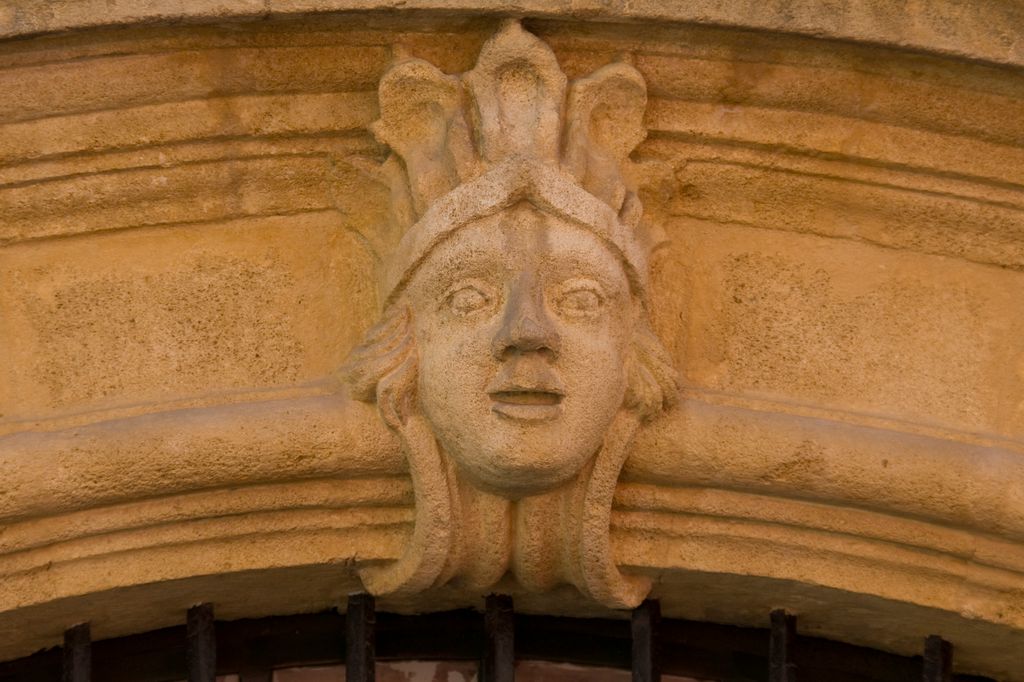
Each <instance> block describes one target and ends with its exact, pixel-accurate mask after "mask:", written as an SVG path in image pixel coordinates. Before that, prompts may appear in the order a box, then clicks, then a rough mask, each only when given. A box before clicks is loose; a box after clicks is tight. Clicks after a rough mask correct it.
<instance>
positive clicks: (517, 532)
mask: <svg viewBox="0 0 1024 682" xmlns="http://www.w3.org/2000/svg"><path fill="white" fill-rule="evenodd" d="M396 57H397V59H396V62H395V64H394V65H393V66H392V67H391V68H390V69H388V71H387V72H386V73H385V74H384V76H383V77H382V79H381V82H380V85H379V87H378V95H379V102H380V118H379V119H378V120H377V121H375V122H374V123H373V124H372V125H371V130H372V131H373V134H374V136H375V137H376V139H377V140H378V141H379V142H381V143H382V144H383V145H385V146H386V147H387V149H388V150H389V151H390V155H389V156H388V158H387V159H386V160H385V161H384V162H383V163H381V164H373V163H371V164H369V165H368V166H363V167H365V168H368V172H369V173H370V174H371V177H374V178H377V179H380V180H382V181H384V182H385V183H386V185H387V186H388V188H389V189H390V195H389V197H390V199H389V201H390V213H389V221H388V223H387V224H386V225H381V226H380V229H379V230H372V231H370V232H368V233H367V234H366V235H365V237H366V243H367V244H368V245H376V249H377V251H376V252H377V255H378V256H379V264H380V268H381V269H380V275H381V278H380V285H381V288H380V291H381V294H382V296H383V303H384V305H383V315H382V318H381V321H380V323H379V324H378V325H377V326H376V327H374V328H373V329H371V330H370V332H369V333H368V335H367V337H366V339H365V341H364V343H363V344H362V345H361V346H359V347H358V348H356V349H355V350H354V351H353V352H352V354H351V356H350V357H349V362H348V363H347V365H346V367H345V368H344V370H343V374H344V378H345V380H346V381H347V383H348V385H349V387H350V389H351V391H352V395H353V396H354V397H355V398H357V399H359V400H363V401H367V402H375V403H376V405H377V408H378V411H379V413H380V415H381V417H382V418H383V419H384V421H385V422H386V423H387V424H388V425H389V426H390V427H391V428H392V429H393V430H394V431H395V432H396V434H397V435H398V436H399V438H400V439H401V444H402V449H403V452H404V453H405V455H406V458H407V460H408V462H409V473H410V477H411V479H412V483H413V489H414V491H415V495H416V521H415V524H414V526H413V534H412V536H411V537H410V539H409V541H408V543H407V545H406V548H405V549H404V551H403V554H402V556H401V557H400V558H399V559H398V561H396V562H395V563H394V564H392V565H389V566H387V567H381V568H380V570H377V569H374V568H372V567H371V568H367V569H366V570H365V571H363V573H362V574H363V577H364V581H366V584H367V585H368V587H369V588H370V589H371V591H374V592H376V593H379V594H386V593H397V592H403V591H405V592H409V591H415V590H418V589H424V588H426V587H429V586H436V585H441V584H445V583H447V582H450V581H452V580H454V578H456V577H462V578H464V579H465V580H467V581H469V582H468V583H467V584H473V585H477V586H482V587H481V589H483V587H486V586H489V585H493V584H494V583H495V582H496V581H498V580H499V579H501V578H502V576H504V575H506V574H507V572H508V571H509V570H513V572H514V573H515V575H516V576H517V578H518V579H520V580H522V581H524V582H523V584H524V585H532V586H533V587H534V588H536V589H549V588H551V587H553V586H554V585H555V584H557V583H558V582H559V581H562V582H568V583H571V584H573V585H576V586H577V587H579V588H580V590H582V591H583V592H584V593H585V594H588V595H590V596H591V597H593V598H595V599H598V600H599V601H601V602H602V603H606V604H609V605H617V606H620V607H621V606H633V605H635V604H636V603H638V602H639V600H641V599H642V598H643V596H644V595H645V594H646V593H647V590H648V589H649V587H650V583H649V581H648V580H647V579H646V578H640V577H636V576H633V577H624V576H623V575H622V574H620V573H619V571H618V569H617V568H616V567H615V565H614V557H613V555H612V553H611V550H610V545H609V544H608V538H609V536H608V532H607V531H608V527H609V523H610V514H611V507H612V496H613V494H614V490H615V482H616V480H617V479H618V476H619V473H620V471H621V468H622V466H623V464H624V462H625V460H626V457H628V454H629V448H630V444H631V442H632V439H633V436H634V434H635V433H636V432H637V429H638V427H639V423H640V422H641V421H643V420H645V419H647V418H649V417H652V416H654V415H656V414H659V413H661V412H662V411H663V410H664V409H665V408H666V407H667V406H668V405H670V404H671V403H672V402H673V401H674V399H675V397H676V393H677V390H678V386H677V383H676V375H675V372H674V370H673V368H672V365H671V362H670V360H669V358H668V355H667V353H666V352H665V350H664V348H663V347H662V346H661V344H660V342H659V341H658V340H657V338H656V337H655V336H654V334H652V333H651V330H650V326H649V322H648V308H647V291H648V257H649V255H650V254H651V253H652V250H653V248H654V246H655V245H656V244H657V243H659V241H660V237H659V235H658V230H657V229H655V228H654V226H651V225H648V224H647V223H646V222H645V221H643V220H642V214H643V212H642V207H641V204H640V199H639V196H638V187H637V176H636V175H634V174H633V171H634V170H635V168H634V165H633V162H632V161H631V160H630V158H629V156H630V154H631V153H632V151H633V150H634V149H635V148H636V147H637V145H638V144H639V143H640V142H641V141H642V140H643V138H644V136H645V135H646V129H645V128H644V123H643V121H644V110H645V107H646V102H647V89H646V84H645V82H644V79H643V76H642V75H641V74H640V72H639V71H637V69H635V68H634V67H633V66H631V65H630V64H629V63H627V62H626V61H617V62H614V63H611V64H607V65H605V66H602V67H601V68H599V69H598V70H596V71H595V72H593V73H592V74H590V75H589V76H585V77H582V78H577V79H574V80H572V81H571V82H570V81H569V80H568V79H567V77H566V75H565V74H564V73H563V72H562V70H561V68H560V67H559V64H558V60H557V58H556V57H555V55H554V53H553V52H552V51H551V49H550V48H549V47H548V46H547V45H545V44H544V43H543V42H542V41H540V40H539V39H538V38H537V37H536V36H534V35H532V34H530V33H529V32H527V31H525V30H524V29H523V28H522V26H521V25H520V24H519V22H517V21H514V20H510V21H506V22H503V23H502V25H501V27H500V28H499V29H498V31H497V32H496V33H495V34H494V35H493V36H492V37H491V38H490V39H489V40H488V41H487V42H486V43H485V44H484V46H483V47H482V48H481V50H480V54H479V56H478V58H477V62H476V65H475V66H474V67H473V69H472V70H470V71H467V72H465V73H462V74H457V75H450V74H445V73H443V72H441V71H440V70H439V69H437V68H436V67H435V66H433V65H432V64H430V63H429V62H426V61H424V60H422V59H416V58H414V57H410V56H408V55H404V54H402V53H401V52H398V53H396ZM354 200H355V201H356V203H358V198H355V199H354ZM356 224H358V222H357V223H356ZM542 493H550V494H548V495H542ZM553 509H558V510H561V511H559V512H557V514H556V515H558V514H560V515H561V517H560V518H561V520H560V521H557V524H561V525H558V527H563V526H564V527H565V528H568V529H569V531H568V536H567V537H566V538H561V537H558V536H557V535H554V534H552V533H553V532H554V530H555V526H554V525H552V524H553V523H555V521H554V519H551V518H550V517H551V514H552V513H554V512H552V510H553ZM549 531H551V532H549ZM537 552H540V553H541V554H543V555H544V558H543V560H541V559H540V558H539V557H537V556H530V555H531V553H537ZM514 557H519V558H514Z"/></svg>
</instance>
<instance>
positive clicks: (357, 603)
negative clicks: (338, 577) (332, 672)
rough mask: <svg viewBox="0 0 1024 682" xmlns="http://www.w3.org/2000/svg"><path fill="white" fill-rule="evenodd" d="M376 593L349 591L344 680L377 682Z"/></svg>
mask: <svg viewBox="0 0 1024 682" xmlns="http://www.w3.org/2000/svg"><path fill="white" fill-rule="evenodd" d="M375 608H376V607H375V605H374V600H373V595H369V594H364V593H360V594H350V595H349V596H348V611H347V613H346V616H345V679H346V680H347V682H374V680H375V679H376V674H377V670H376V667H377V666H376V658H377V657H376V624H377V616H376V612H375Z"/></svg>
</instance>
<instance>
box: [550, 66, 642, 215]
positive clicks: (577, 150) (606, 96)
mask: <svg viewBox="0 0 1024 682" xmlns="http://www.w3.org/2000/svg"><path fill="white" fill-rule="evenodd" d="M646 108H647V86H646V84H645V83H644V78H643V76H641V75H640V72H638V71H637V70H636V69H634V68H633V67H632V66H630V65H629V64H625V63H621V62H620V63H616V64H609V65H607V66H604V67H601V68H600V69H598V70H597V71H595V72H594V73H593V74H591V75H590V76H588V77H586V78H581V79H579V80H576V81H573V83H572V87H571V89H570V90H569V104H568V113H567V122H568V125H567V128H566V140H565V154H564V156H563V164H564V166H565V168H566V169H567V170H569V171H570V172H571V173H572V174H573V175H575V176H576V178H577V179H578V180H579V181H580V183H581V184H582V185H583V187H584V188H586V190H587V191H588V192H590V193H591V194H593V195H594V196H596V197H599V198H600V199H602V200H604V201H605V202H606V203H607V204H608V205H609V206H611V207H612V208H614V209H615V210H616V211H618V210H620V209H625V210H626V211H627V215H624V216H623V219H624V220H626V221H628V222H632V223H633V224H635V223H636V222H637V221H639V216H634V215H632V213H630V211H632V209H631V208H630V206H628V205H627V206H624V205H623V203H624V202H625V200H626V197H627V192H628V190H627V188H626V184H625V182H624V181H623V178H622V174H621V171H620V168H621V164H622V163H623V162H624V161H626V159H627V158H628V157H629V154H630V152H632V151H633V149H635V148H636V146H637V145H638V144H640V142H641V141H642V140H643V139H644V137H646V136H647V131H646V129H645V128H644V121H643V118H644V110H645V109H646Z"/></svg>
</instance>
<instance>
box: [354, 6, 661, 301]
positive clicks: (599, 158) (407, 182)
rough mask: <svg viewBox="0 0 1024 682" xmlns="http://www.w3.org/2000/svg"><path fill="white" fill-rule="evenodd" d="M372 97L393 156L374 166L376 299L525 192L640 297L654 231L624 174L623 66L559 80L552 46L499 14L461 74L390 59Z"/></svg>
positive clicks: (628, 84)
mask: <svg viewBox="0 0 1024 682" xmlns="http://www.w3.org/2000/svg"><path fill="white" fill-rule="evenodd" d="M378 94H379V100H380V118H379V119H378V120H377V121H376V122H374V123H373V124H372V125H371V130H372V132H373V134H374V135H375V137H376V138H377V140H378V141H380V142H381V143H383V144H386V145H387V146H388V147H389V148H390V149H391V152H392V153H391V155H390V157H389V158H388V159H387V160H386V161H385V162H384V164H383V165H382V166H381V167H380V168H379V169H378V173H379V174H380V176H382V177H383V179H385V180H386V182H387V183H388V185H389V186H390V190H391V197H390V199H391V222H392V225H391V231H392V234H393V236H394V238H395V239H396V241H393V242H392V243H391V244H385V245H383V246H382V247H380V248H382V250H386V253H378V254H377V256H378V258H379V260H380V261H381V262H382V263H383V264H384V266H383V268H384V269H383V273H382V278H381V279H382V284H381V288H382V291H381V294H382V300H383V302H384V304H385V306H386V305H387V304H388V303H390V302H392V301H394V300H395V299H396V298H397V297H398V296H399V295H400V293H401V291H402V288H403V286H404V284H405V283H406V282H407V281H408V279H409V277H410V276H411V274H412V273H413V272H414V271H415V269H416V267H417V265H418V264H419V263H420V262H422V260H423V259H424V257H425V256H426V255H427V254H428V253H429V252H430V251H431V250H432V249H433V247H434V246H436V245H437V244H439V243H440V242H442V241H443V240H444V239H445V238H446V237H447V236H449V235H450V234H451V233H452V232H453V231H455V230H458V229H459V228H460V227H462V226H464V225H466V224H468V223H470V222H472V221H473V220H476V219H479V218H483V217H486V216H488V215H492V214H494V213H497V212H499V211H501V210H502V209H504V208H507V207H508V206H510V205H512V204H514V203H516V202H518V201H524V200H525V201H529V202H532V203H533V204H535V205H537V206H538V207H539V208H541V209H543V210H545V211H548V212H550V213H553V214H555V215H557V216H559V217H561V218H564V219H567V220H569V221H571V222H573V223H575V224H577V225H580V226H582V227H584V228H586V229H588V230H590V231H591V232H593V233H594V234H596V235H597V236H598V237H599V238H600V239H601V240H602V241H603V242H604V243H605V244H607V245H608V246H609V247H610V248H612V249H613V250H614V251H615V252H616V253H617V254H618V255H619V256H620V257H621V258H622V260H623V263H624V264H625V265H626V267H627V271H628V273H629V276H630V279H631V282H632V284H633V285H634V287H635V289H636V292H637V293H638V294H639V295H640V296H641V298H642V299H645V298H646V288H647V270H648V268H647V259H648V255H649V253H650V251H651V250H652V248H653V247H654V246H655V245H656V244H657V242H658V241H659V239H658V238H657V237H656V236H655V235H654V234H653V231H652V230H650V229H649V228H648V227H647V226H646V225H644V224H643V223H642V221H641V215H642V209H641V204H640V201H639V199H638V197H637V193H636V190H635V187H633V186H632V183H631V182H630V179H629V173H628V170H629V166H630V161H629V154H630V153H631V152H632V151H633V149H634V148H635V147H636V146H637V145H638V144H639V143H640V142H641V141H642V140H643V139H644V137H645V136H646V130H645V128H644V125H643V115H644V110H645V108H646V105H647V88H646V84H645V82H644V79H643V77H642V76H641V75H640V73H639V72H638V71H637V70H636V69H635V68H633V66H631V65H630V64H628V63H625V62H622V61H620V62H616V63H613V64H608V65H606V66H604V67H602V68H600V69H598V70H597V71H595V72H594V73H592V74H591V75H589V76H586V77H584V78H579V79H576V80H573V81H572V82H568V79H567V78H566V76H565V74H564V73H563V72H562V70H561V68H560V67H559V65H558V62H557V60H556V59H555V55H554V53H553V52H552V51H551V49H550V48H549V47H548V46H547V45H546V44H544V43H543V42H542V41H540V40H539V39H538V38H537V37H536V36H534V35H533V34H531V33H528V32H527V31H525V30H524V29H523V28H522V26H521V25H520V23H519V22H518V21H517V20H508V21H505V22H504V23H503V24H502V25H501V27H500V29H499V30H498V31H497V33H496V34H495V35H494V36H492V37H491V38H490V40H488V41H487V43H486V44H485V45H484V46H483V48H482V49H481V51H480V55H479V58H478V60H477V63H476V66H475V67H474V68H473V69H472V70H471V71H468V72H465V73H463V74H460V75H448V74H445V73H443V72H441V71H440V70H439V69H438V68H437V67H435V66H434V65H433V64H430V63H429V62H427V61H424V60H422V59H416V58H412V57H407V56H401V57H399V58H398V59H397V60H396V62H395V63H394V64H393V65H392V66H391V68H390V69H389V70H388V71H387V72H386V73H385V75H384V76H383V78H382V79H381V82H380V86H379V88H378ZM375 241H376V242H377V243H378V244H379V243H380V240H379V239H378V240H375Z"/></svg>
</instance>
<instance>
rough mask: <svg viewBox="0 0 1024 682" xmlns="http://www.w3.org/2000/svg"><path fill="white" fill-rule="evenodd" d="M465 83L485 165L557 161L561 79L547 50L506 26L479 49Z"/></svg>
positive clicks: (516, 24) (512, 23) (531, 37)
mask: <svg viewBox="0 0 1024 682" xmlns="http://www.w3.org/2000/svg"><path fill="white" fill-rule="evenodd" d="M464 80H465V83H466V85H467V86H468V90H469V94H470V95H471V97H472V99H473V104H474V106H475V109H474V112H473V115H474V123H475V126H476V129H477V130H478V131H479V135H480V139H478V140H477V144H478V145H479V148H480V152H481V156H482V157H483V158H484V160H486V161H487V162H489V163H497V162H499V161H501V160H502V159H504V158H506V157H508V156H514V155H519V154H522V155H524V156H532V157H535V158H539V159H542V160H545V161H551V162H556V161H557V160H558V140H559V131H560V129H561V123H562V106H563V102H564V99H565V74H563V73H562V70H561V68H559V66H558V61H557V60H556V59H555V55H554V53H553V52H552V51H551V48H549V47H548V46H547V45H545V44H544V43H542V42H541V41H540V40H539V39H538V38H537V37H536V36H534V35H533V34H531V33H527V32H526V31H524V30H523V27H522V26H520V25H519V22H518V21H508V22H506V23H505V24H504V25H503V26H502V27H501V29H500V30H499V31H498V32H497V33H496V34H495V35H494V36H493V37H492V38H491V39H490V40H488V41H487V43H486V44H485V45H484V46H483V48H482V49H481V50H480V56H479V58H478V59H477V62H476V66H475V67H474V68H473V70H472V71H470V72H469V73H467V74H466V75H465V76H464Z"/></svg>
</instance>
